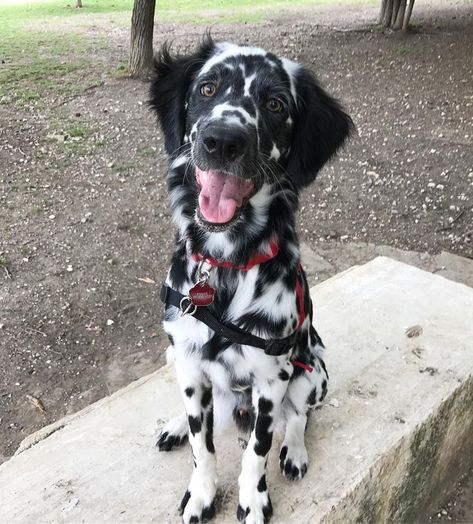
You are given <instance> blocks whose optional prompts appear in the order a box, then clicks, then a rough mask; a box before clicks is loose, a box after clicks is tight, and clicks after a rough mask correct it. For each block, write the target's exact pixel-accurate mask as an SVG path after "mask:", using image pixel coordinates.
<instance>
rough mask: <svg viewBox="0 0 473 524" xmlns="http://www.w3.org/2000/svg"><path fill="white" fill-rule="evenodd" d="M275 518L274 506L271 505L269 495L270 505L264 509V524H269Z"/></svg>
mask: <svg viewBox="0 0 473 524" xmlns="http://www.w3.org/2000/svg"><path fill="white" fill-rule="evenodd" d="M272 516H273V504H272V503H271V499H270V498H269V495H268V504H267V505H266V506H264V508H263V517H264V524H267V523H268V522H269V521H270V520H271V517H272Z"/></svg>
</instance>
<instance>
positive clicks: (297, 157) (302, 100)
mask: <svg viewBox="0 0 473 524" xmlns="http://www.w3.org/2000/svg"><path fill="white" fill-rule="evenodd" d="M293 75H294V78H293V79H294V83H295V89H296V94H297V100H296V105H297V120H296V122H295V126H296V127H295V133H294V138H293V141H292V146H291V152H290V154H289V159H288V165H287V172H288V174H289V177H290V178H291V179H292V181H293V182H294V184H295V186H296V187H297V188H298V189H302V188H303V187H305V186H307V185H308V184H310V183H311V182H312V181H313V180H314V179H315V177H316V175H317V173H318V172H319V171H320V169H321V168H322V167H323V166H324V164H325V163H326V162H327V161H328V160H329V159H330V158H331V157H332V156H333V155H334V154H335V153H336V152H337V150H338V149H339V148H340V147H341V146H342V145H343V143H344V142H345V140H346V139H347V138H348V136H349V135H350V133H351V132H352V131H353V130H354V125H353V122H352V120H351V118H350V117H349V116H348V115H347V114H346V113H345V111H344V110H343V109H342V107H341V106H340V104H339V103H338V102H337V101H336V100H335V99H334V98H332V97H331V96H330V95H329V94H328V93H327V92H326V91H325V90H324V89H322V87H320V85H319V84H318V82H317V80H316V79H315V78H314V77H313V75H312V74H311V73H310V72H309V71H307V70H305V69H303V68H300V69H297V70H296V71H295V72H294V73H293Z"/></svg>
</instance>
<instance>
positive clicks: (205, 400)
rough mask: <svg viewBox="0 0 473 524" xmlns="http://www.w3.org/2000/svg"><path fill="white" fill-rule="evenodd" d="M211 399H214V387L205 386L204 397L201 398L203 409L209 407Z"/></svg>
mask: <svg viewBox="0 0 473 524" xmlns="http://www.w3.org/2000/svg"><path fill="white" fill-rule="evenodd" d="M211 400H212V388H205V389H204V391H203V393H202V398H201V400H200V404H201V406H202V408H203V409H205V408H207V406H208V405H209V404H210V402H211Z"/></svg>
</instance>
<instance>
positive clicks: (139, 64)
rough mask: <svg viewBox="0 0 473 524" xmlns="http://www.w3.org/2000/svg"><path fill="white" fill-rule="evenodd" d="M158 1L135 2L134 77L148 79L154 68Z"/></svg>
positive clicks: (142, 0)
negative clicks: (156, 7) (154, 41)
mask: <svg viewBox="0 0 473 524" xmlns="http://www.w3.org/2000/svg"><path fill="white" fill-rule="evenodd" d="M155 2H156V0H135V3H134V5H133V14H132V16H131V36H130V58H129V60H128V69H129V71H130V74H131V75H132V76H138V77H148V76H149V74H150V71H151V68H152V66H153V29H154V8H155Z"/></svg>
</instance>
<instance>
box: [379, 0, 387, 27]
mask: <svg viewBox="0 0 473 524" xmlns="http://www.w3.org/2000/svg"><path fill="white" fill-rule="evenodd" d="M386 4H387V0H382V2H381V9H380V11H379V23H380V24H382V23H383V22H384V15H385V13H386Z"/></svg>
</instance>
